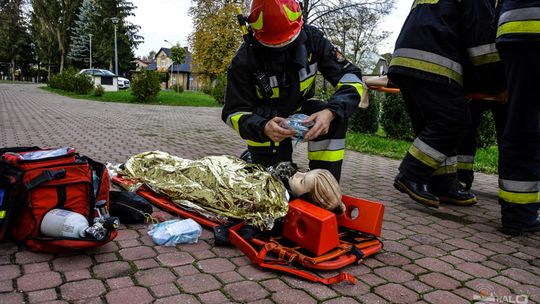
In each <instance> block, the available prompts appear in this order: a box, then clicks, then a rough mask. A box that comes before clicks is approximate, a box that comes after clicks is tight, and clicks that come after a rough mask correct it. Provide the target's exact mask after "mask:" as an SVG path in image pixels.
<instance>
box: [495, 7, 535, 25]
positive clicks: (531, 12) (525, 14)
mask: <svg viewBox="0 0 540 304" xmlns="http://www.w3.org/2000/svg"><path fill="white" fill-rule="evenodd" d="M538 19H540V7H526V8H518V9H515V10H511V11H507V12H504V13H503V14H502V15H501V16H500V17H499V26H500V25H501V24H503V23H506V22H512V21H522V20H538Z"/></svg>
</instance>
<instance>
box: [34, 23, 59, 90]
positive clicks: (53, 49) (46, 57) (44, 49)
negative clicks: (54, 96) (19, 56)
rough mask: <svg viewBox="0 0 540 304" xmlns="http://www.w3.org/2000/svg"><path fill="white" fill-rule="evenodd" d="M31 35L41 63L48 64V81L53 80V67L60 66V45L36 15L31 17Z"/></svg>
mask: <svg viewBox="0 0 540 304" xmlns="http://www.w3.org/2000/svg"><path fill="white" fill-rule="evenodd" d="M30 34H31V36H32V41H34V43H35V51H36V55H37V59H38V61H39V62H44V63H46V64H47V80H50V79H51V73H52V70H51V69H52V66H53V65H56V64H59V60H58V58H57V56H56V55H57V50H58V43H57V40H56V38H55V36H54V35H53V34H52V33H51V32H50V31H48V30H46V29H45V28H44V27H43V24H42V23H41V22H39V20H38V18H37V16H36V15H35V14H33V13H32V14H31V17H30Z"/></svg>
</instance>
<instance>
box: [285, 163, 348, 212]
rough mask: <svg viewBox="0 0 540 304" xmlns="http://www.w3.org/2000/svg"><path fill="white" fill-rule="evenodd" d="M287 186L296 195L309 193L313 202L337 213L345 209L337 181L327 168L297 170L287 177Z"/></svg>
mask: <svg viewBox="0 0 540 304" xmlns="http://www.w3.org/2000/svg"><path fill="white" fill-rule="evenodd" d="M289 186H290V187H291V191H292V192H293V193H294V194H295V195H296V196H301V195H303V194H306V193H309V195H310V196H311V199H312V200H313V203H315V204H317V205H319V206H320V207H322V208H324V209H327V210H330V211H333V212H334V213H336V214H338V215H341V214H342V213H343V212H344V211H345V205H344V204H343V202H342V201H341V188H340V187H339V183H338V181H337V180H336V179H335V177H334V176H333V175H332V174H331V173H330V172H329V171H328V170H324V169H315V170H311V171H308V172H297V173H295V174H294V175H293V176H292V177H291V178H290V179H289Z"/></svg>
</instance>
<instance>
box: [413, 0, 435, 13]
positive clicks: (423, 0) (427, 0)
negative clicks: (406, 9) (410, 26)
mask: <svg viewBox="0 0 540 304" xmlns="http://www.w3.org/2000/svg"><path fill="white" fill-rule="evenodd" d="M438 2H439V0H415V1H414V2H413V5H412V7H411V11H412V10H413V9H414V8H415V7H416V6H417V5H420V4H437V3H438Z"/></svg>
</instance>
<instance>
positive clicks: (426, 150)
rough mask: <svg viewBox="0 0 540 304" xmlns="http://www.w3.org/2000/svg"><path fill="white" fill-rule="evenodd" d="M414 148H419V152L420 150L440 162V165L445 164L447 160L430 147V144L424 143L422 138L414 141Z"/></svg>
mask: <svg viewBox="0 0 540 304" xmlns="http://www.w3.org/2000/svg"><path fill="white" fill-rule="evenodd" d="M413 146H415V147H416V148H418V150H420V151H421V152H422V153H424V154H426V155H427V156H429V157H431V158H433V159H434V160H436V161H438V162H439V163H442V162H444V161H445V160H446V158H447V157H446V155H444V154H443V153H441V152H439V151H437V150H435V149H433V148H432V147H430V146H428V144H426V143H425V142H423V141H422V140H421V139H420V138H417V139H415V140H414V142H413Z"/></svg>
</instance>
